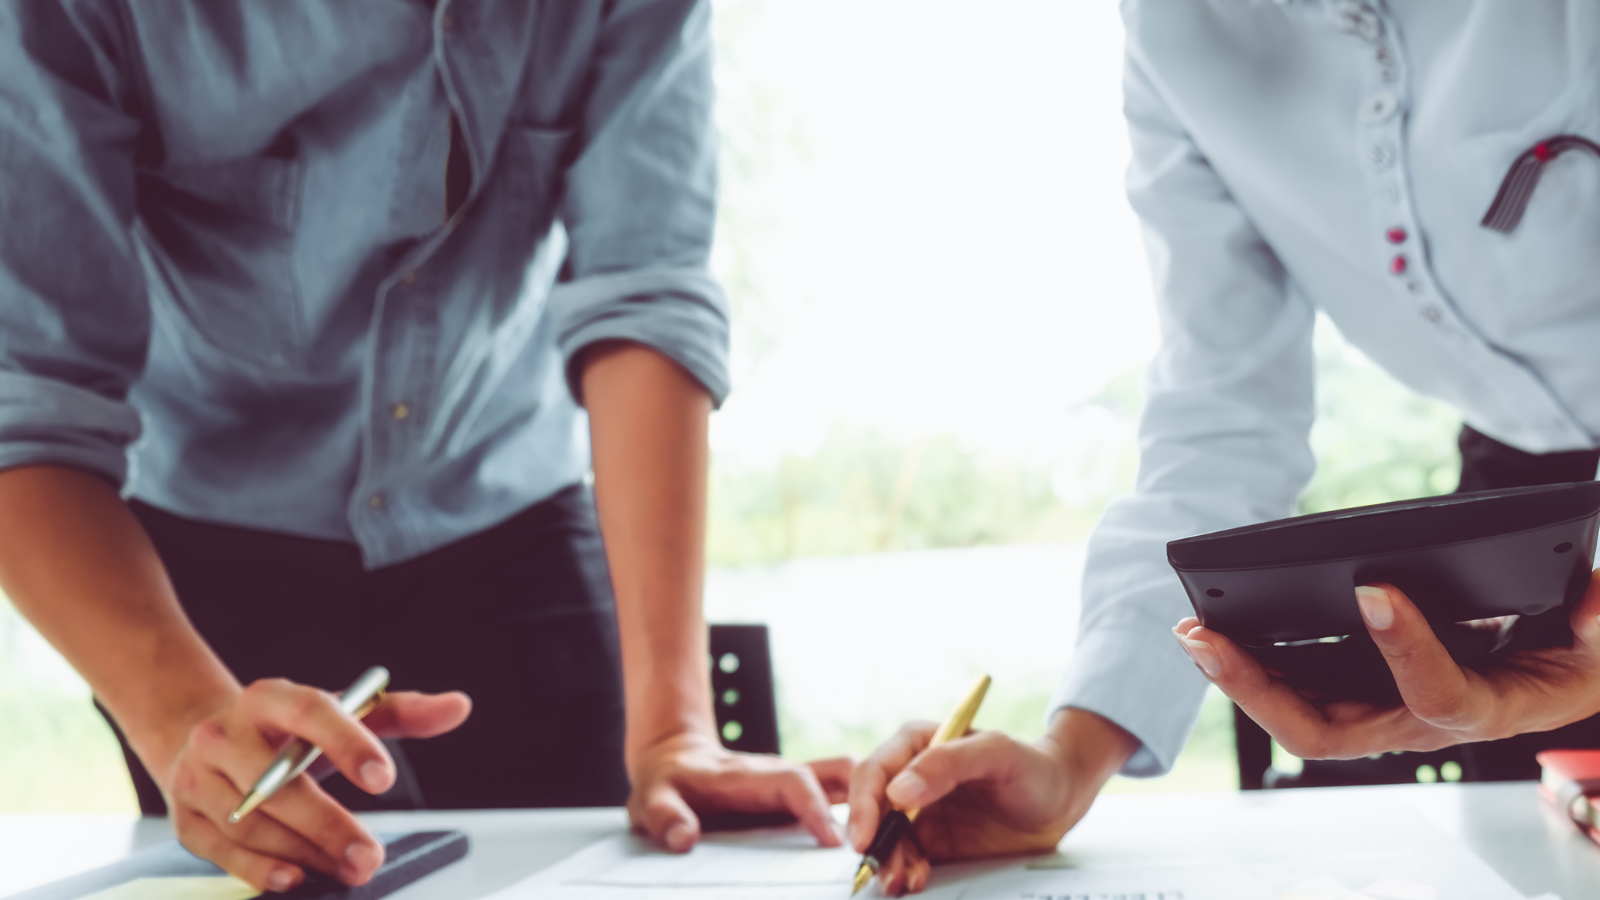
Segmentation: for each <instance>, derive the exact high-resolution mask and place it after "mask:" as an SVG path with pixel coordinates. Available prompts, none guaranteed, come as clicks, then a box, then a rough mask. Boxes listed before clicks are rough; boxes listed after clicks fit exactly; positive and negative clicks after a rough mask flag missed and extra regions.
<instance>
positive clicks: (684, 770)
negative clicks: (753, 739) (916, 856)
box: [628, 731, 855, 853]
mask: <svg viewBox="0 0 1600 900" xmlns="http://www.w3.org/2000/svg"><path fill="white" fill-rule="evenodd" d="M854 765H855V761H854V760H852V759H850V758H848V757H837V758H833V759H823V760H816V761H814V762H810V763H807V764H805V765H800V764H797V763H792V762H789V761H787V760H785V759H782V758H779V757H776V756H766V755H763V754H755V753H735V752H733V751H731V750H727V749H724V748H723V746H722V744H721V743H720V742H719V741H718V740H717V739H716V736H715V735H713V734H710V733H702V732H693V731H690V732H683V733H679V734H675V735H672V736H670V737H668V738H666V739H664V740H661V741H658V742H656V743H655V744H652V745H651V746H649V747H648V748H646V749H645V750H644V751H643V752H642V753H640V754H639V755H638V757H637V758H636V759H634V760H632V761H631V762H630V765H629V775H630V776H631V777H632V779H633V793H632V795H631V796H630V797H629V798H628V818H629V819H630V820H631V821H632V822H633V825H634V827H635V828H638V829H639V830H641V831H643V832H645V833H646V834H648V835H650V836H651V837H652V838H654V839H655V840H657V841H658V842H660V843H661V845H662V846H664V847H666V848H667V849H668V850H671V851H673V852H675V853H682V852H685V851H687V850H689V849H691V848H692V847H694V845H695V842H696V841H698V840H699V839H700V830H701V822H700V816H707V815H716V814H719V813H730V812H731V813H771V812H787V813H790V814H792V815H793V816H794V817H795V818H796V819H798V820H800V824H801V825H803V826H804V827H805V829H806V830H807V831H809V832H811V835H812V836H813V837H815V838H816V839H817V843H819V844H821V845H822V846H824V847H837V846H839V845H840V844H841V843H843V840H842V839H841V838H840V835H839V833H838V830H837V828H836V826H835V825H834V823H833V818H832V817H831V816H830V815H829V813H828V806H829V804H832V803H838V802H841V801H843V800H844V798H845V791H846V789H847V787H848V786H849V784H850V770H851V769H852V768H853V767H854Z"/></svg>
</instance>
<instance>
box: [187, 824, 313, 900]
mask: <svg viewBox="0 0 1600 900" xmlns="http://www.w3.org/2000/svg"><path fill="white" fill-rule="evenodd" d="M173 826H174V828H175V830H176V831H177V833H178V840H179V841H180V842H182V843H183V846H185V847H187V848H189V852H190V853H193V854H194V855H195V856H198V857H200V858H201V859H204V860H207V861H208V862H212V863H215V864H216V865H217V866H219V867H221V869H222V870H223V871H224V872H227V873H228V874H229V875H232V876H233V877H235V878H238V879H240V880H242V881H247V882H249V883H250V885H251V887H254V888H255V889H256V890H260V891H279V892H282V891H287V890H290V889H291V888H293V887H295V886H296V885H298V884H300V883H301V882H302V881H304V880H305V871H304V870H302V869H301V868H300V867H299V866H296V865H291V864H290V863H286V862H283V861H281V860H276V859H272V858H270V857H267V856H263V855H261V854H260V853H256V852H253V851H251V850H247V849H245V848H244V847H241V846H239V845H238V844H236V843H234V842H233V841H231V840H229V839H228V838H227V837H225V836H224V835H223V834H222V832H221V831H219V830H218V829H217V826H216V825H215V824H213V823H212V822H211V821H210V820H209V819H207V818H206V817H205V816H203V815H201V814H200V813H199V812H195V811H189V812H184V813H180V814H179V815H177V816H176V817H175V818H174V820H173Z"/></svg>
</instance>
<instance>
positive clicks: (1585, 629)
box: [1568, 569, 1600, 655]
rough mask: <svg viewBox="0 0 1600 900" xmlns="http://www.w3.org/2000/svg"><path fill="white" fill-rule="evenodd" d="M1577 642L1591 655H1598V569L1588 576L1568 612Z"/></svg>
mask: <svg viewBox="0 0 1600 900" xmlns="http://www.w3.org/2000/svg"><path fill="white" fill-rule="evenodd" d="M1568 621H1569V622H1571V623H1572V634H1573V636H1574V637H1575V638H1576V639H1577V643H1578V644H1579V645H1580V646H1582V647H1584V648H1586V649H1587V650H1588V651H1589V653H1590V654H1591V655H1600V569H1596V570H1595V571H1594V572H1593V573H1591V574H1590V576H1589V587H1588V588H1587V589H1585V590H1584V592H1583V597H1582V598H1581V599H1579V600H1578V602H1577V603H1576V604H1574V605H1573V607H1572V612H1571V613H1570V614H1568Z"/></svg>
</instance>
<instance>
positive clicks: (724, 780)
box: [677, 754, 844, 847]
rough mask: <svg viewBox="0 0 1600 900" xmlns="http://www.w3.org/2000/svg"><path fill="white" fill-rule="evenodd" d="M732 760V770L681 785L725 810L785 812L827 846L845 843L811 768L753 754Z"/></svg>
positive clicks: (702, 774) (699, 775)
mask: <svg viewBox="0 0 1600 900" xmlns="http://www.w3.org/2000/svg"><path fill="white" fill-rule="evenodd" d="M732 761H733V765H731V766H729V767H726V768H721V769H717V770H711V771H704V770H694V771H686V772H683V773H681V774H680V775H679V776H678V779H677V784H678V786H679V788H680V789H683V790H687V791H688V792H689V794H690V795H691V796H693V797H695V798H696V799H699V800H703V801H705V802H708V803H711V804H714V805H716V806H718V807H721V808H725V809H739V810H749V811H751V812H757V811H767V810H774V809H782V810H784V811H786V812H788V813H789V814H790V815H792V816H794V817H795V818H796V819H798V820H800V824H801V825H803V826H804V827H805V829H806V830H807V831H809V832H811V835H812V836H813V837H815V838H816V839H817V843H819V844H821V845H822V846H824V847H837V846H839V845H840V844H842V843H844V838H843V837H842V836H841V835H840V834H839V829H838V827H837V826H836V825H834V822H833V815H832V813H830V812H829V810H828V796H827V795H826V794H824V793H823V791H822V786H821V785H820V784H818V783H817V776H816V775H814V774H812V772H811V770H810V769H809V768H807V767H805V766H797V765H794V764H793V763H788V762H785V761H783V760H781V759H777V758H775V757H763V756H750V755H748V754H735V755H733V757H732Z"/></svg>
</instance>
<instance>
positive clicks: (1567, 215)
mask: <svg viewBox="0 0 1600 900" xmlns="http://www.w3.org/2000/svg"><path fill="white" fill-rule="evenodd" d="M1594 76H1595V77H1593V78H1589V79H1584V80H1583V81H1581V82H1580V83H1578V84H1577V85H1576V86H1575V88H1574V89H1573V90H1570V91H1568V92H1567V93H1566V94H1564V95H1563V96H1562V97H1560V98H1558V99H1557V100H1556V101H1555V102H1554V103H1553V104H1552V105H1551V106H1550V107H1549V108H1547V109H1546V111H1545V112H1544V113H1542V114H1541V115H1540V116H1538V117H1537V118H1536V119H1535V120H1534V121H1532V122H1530V123H1529V124H1528V125H1527V126H1525V127H1522V128H1518V129H1513V130H1508V131H1504V132H1494V133H1490V134H1485V135H1480V136H1478V137H1475V138H1472V139H1470V140H1468V141H1467V142H1466V143H1465V146H1464V148H1463V154H1462V157H1461V159H1462V162H1463V169H1464V171H1463V172H1462V173H1461V174H1462V176H1463V177H1464V179H1465V180H1466V183H1467V184H1468V185H1469V187H1468V190H1469V191H1470V192H1471V194H1472V197H1473V199H1474V200H1475V201H1476V204H1475V209H1476V210H1477V212H1478V213H1479V214H1480V215H1481V216H1482V220H1481V221H1475V222H1473V223H1472V227H1473V228H1474V230H1475V233H1476V236H1477V242H1478V246H1479V247H1480V248H1481V249H1482V251H1483V254H1482V258H1481V259H1480V260H1479V265H1480V266H1481V269H1480V271H1482V272H1483V274H1484V275H1485V277H1486V278H1488V279H1491V280H1492V281H1493V282H1494V284H1495V285H1496V293H1497V294H1498V295H1500V299H1501V300H1502V301H1504V302H1503V303H1502V304H1500V305H1501V308H1502V309H1503V313H1502V315H1504V316H1505V317H1506V320H1507V321H1506V322H1505V323H1504V324H1506V325H1507V326H1509V327H1511V328H1512V329H1513V330H1520V329H1530V330H1531V329H1543V328H1549V327H1551V326H1559V325H1561V324H1562V323H1564V322H1570V321H1573V320H1577V319H1588V320H1592V319H1593V318H1594V316H1595V315H1596V312H1597V310H1600V69H1597V70H1596V71H1595V73H1594Z"/></svg>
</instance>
